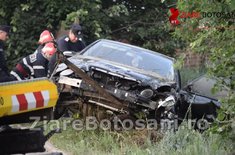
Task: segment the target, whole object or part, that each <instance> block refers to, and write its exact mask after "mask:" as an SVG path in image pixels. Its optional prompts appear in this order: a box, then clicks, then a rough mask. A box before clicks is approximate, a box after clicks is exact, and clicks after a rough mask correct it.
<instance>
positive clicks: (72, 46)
mask: <svg viewBox="0 0 235 155" xmlns="http://www.w3.org/2000/svg"><path fill="white" fill-rule="evenodd" d="M57 45H58V49H59V50H60V51H62V52H64V51H74V52H80V51H81V50H83V49H84V48H85V43H84V42H83V41H81V40H78V41H77V42H75V43H73V42H71V41H70V40H69V37H68V36H63V37H61V38H59V39H58V41H57Z"/></svg>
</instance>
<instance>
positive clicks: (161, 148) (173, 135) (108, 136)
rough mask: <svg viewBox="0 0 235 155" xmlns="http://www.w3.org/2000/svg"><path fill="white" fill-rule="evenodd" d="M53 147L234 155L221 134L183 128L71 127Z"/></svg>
mask: <svg viewBox="0 0 235 155" xmlns="http://www.w3.org/2000/svg"><path fill="white" fill-rule="evenodd" d="M50 141H51V143H52V144H53V145H54V146H55V147H57V148H59V149H62V150H64V151H65V152H68V153H69V154H73V155H77V154H90V155H93V154H94V155H97V154H98V155H99V154H102V155H106V154H113V155H116V154H118V155H120V154H121V155H124V154H133V155H138V154H139V155H151V154H160V155H169V154H172V155H178V154H180V155H184V154H185V155H188V154H190V155H198V154H200V155H201V154H203V155H204V154H205V155H208V154H213V155H225V154H231V153H232V152H233V153H234V148H233V145H234V142H231V141H228V140H226V139H223V138H222V137H221V135H218V134H210V133H209V134H208V133H203V134H202V133H199V132H197V131H195V130H191V129H187V128H182V127H181V128H180V129H179V130H178V131H177V132H168V133H165V134H164V136H163V134H160V133H158V132H156V131H148V130H142V131H136V130H135V131H123V132H114V131H103V130H95V131H87V130H82V131H76V130H73V129H72V128H71V127H69V128H68V129H67V130H65V131H63V132H62V133H61V134H56V135H54V136H53V137H52V138H51V139H50Z"/></svg>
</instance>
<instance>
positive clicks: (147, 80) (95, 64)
mask: <svg viewBox="0 0 235 155" xmlns="http://www.w3.org/2000/svg"><path fill="white" fill-rule="evenodd" d="M68 60H69V61H70V62H72V63H73V64H74V65H76V66H77V67H78V68H80V69H82V70H84V71H86V72H88V71H90V70H91V69H96V70H98V71H102V72H106V73H107V74H110V75H113V76H118V77H121V78H123V79H128V80H133V81H137V82H139V83H140V84H141V85H142V86H150V87H151V88H152V89H154V90H155V89H157V88H159V87H161V86H172V85H173V84H175V81H169V80H168V79H167V78H164V77H161V76H160V75H158V74H157V73H154V72H148V71H144V70H142V69H138V68H134V67H130V66H127V65H123V64H119V63H115V62H112V61H107V60H104V59H99V58H94V57H87V56H82V55H76V56H73V57H71V58H69V59H68Z"/></svg>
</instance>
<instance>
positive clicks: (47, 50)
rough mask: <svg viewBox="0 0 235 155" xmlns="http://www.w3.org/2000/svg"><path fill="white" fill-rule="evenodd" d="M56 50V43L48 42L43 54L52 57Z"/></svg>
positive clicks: (48, 57)
mask: <svg viewBox="0 0 235 155" xmlns="http://www.w3.org/2000/svg"><path fill="white" fill-rule="evenodd" d="M55 52H56V47H55V45H54V43H51V42H50V43H46V44H45V46H44V47H43V48H42V55H43V56H44V57H45V58H47V59H50V58H51V56H52V55H53V54H54V53H55Z"/></svg>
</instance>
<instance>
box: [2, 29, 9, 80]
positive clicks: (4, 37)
mask: <svg viewBox="0 0 235 155" xmlns="http://www.w3.org/2000/svg"><path fill="white" fill-rule="evenodd" d="M9 32H10V26H7V25H0V82H6V81H11V79H10V77H9V73H8V67H7V64H6V59H5V53H4V49H5V48H4V42H5V41H6V40H7V39H8V36H9Z"/></svg>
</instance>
